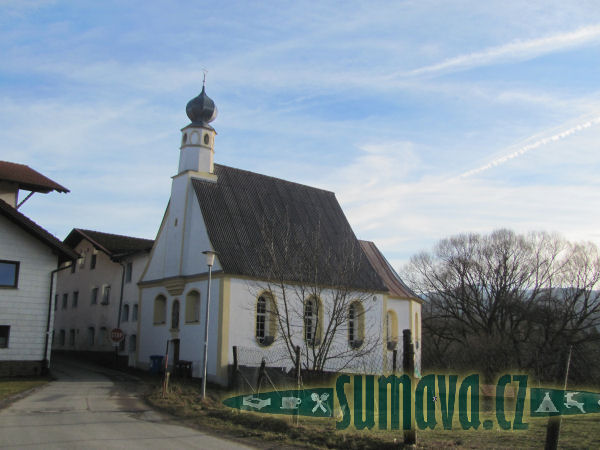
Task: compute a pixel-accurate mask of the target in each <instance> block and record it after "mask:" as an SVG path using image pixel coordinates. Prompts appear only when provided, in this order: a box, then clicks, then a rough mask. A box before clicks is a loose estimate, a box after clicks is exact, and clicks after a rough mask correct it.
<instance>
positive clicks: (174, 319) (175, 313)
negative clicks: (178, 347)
mask: <svg viewBox="0 0 600 450" xmlns="http://www.w3.org/2000/svg"><path fill="white" fill-rule="evenodd" d="M171 329H173V330H178V329H179V300H175V301H174V302H173V306H172V307H171Z"/></svg>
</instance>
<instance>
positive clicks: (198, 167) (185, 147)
mask: <svg viewBox="0 0 600 450" xmlns="http://www.w3.org/2000/svg"><path fill="white" fill-rule="evenodd" d="M205 82H206V75H205V78H204V81H203V82H202V92H200V94H199V95H198V96H197V97H194V98H193V99H191V100H190V101H189V102H188V104H187V106H186V108H185V112H186V114H187V116H188V118H189V119H190V120H191V123H190V124H189V125H187V126H186V127H185V128H183V129H182V130H181V132H182V136H181V150H180V156H179V173H182V172H185V171H188V170H192V171H194V172H204V173H213V172H214V164H213V159H214V152H215V149H214V143H215V136H216V134H217V132H216V131H215V129H214V128H213V127H212V126H211V125H210V123H211V122H212V121H213V120H215V119H216V117H217V112H218V111H217V107H216V106H215V102H214V101H213V100H212V99H211V98H210V97H209V96H208V95H206V88H205Z"/></svg>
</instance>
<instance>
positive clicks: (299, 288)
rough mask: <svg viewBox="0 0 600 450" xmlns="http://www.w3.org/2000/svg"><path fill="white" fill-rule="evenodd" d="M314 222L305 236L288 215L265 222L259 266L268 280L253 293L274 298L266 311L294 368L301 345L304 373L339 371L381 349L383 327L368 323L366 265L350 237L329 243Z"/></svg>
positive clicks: (370, 306) (370, 304) (369, 296)
mask: <svg viewBox="0 0 600 450" xmlns="http://www.w3.org/2000/svg"><path fill="white" fill-rule="evenodd" d="M317 222H318V224H319V225H318V226H317V229H312V230H311V231H310V232H308V233H307V232H306V231H305V230H300V229H298V227H300V226H301V225H299V224H297V223H294V222H293V221H291V220H289V218H288V216H287V214H286V215H285V216H284V217H283V218H280V220H274V219H264V222H263V224H262V229H261V233H262V240H263V242H264V243H265V245H264V249H265V251H264V253H263V254H261V255H260V261H258V264H260V265H261V267H263V268H265V271H266V273H267V276H266V280H265V281H262V282H258V283H252V290H253V291H254V293H255V294H257V295H258V294H259V293H263V295H264V294H266V295H267V297H270V298H271V299H273V300H274V301H273V304H272V306H271V307H270V310H269V311H268V313H269V315H270V316H271V317H272V318H273V321H274V324H275V327H276V329H277V331H276V333H277V339H278V340H280V341H281V342H282V343H283V345H284V347H285V349H286V352H287V354H288V355H289V358H290V362H291V364H292V365H295V364H296V362H297V361H296V352H295V348H296V346H300V348H301V350H302V351H301V353H300V355H301V356H300V358H301V360H300V364H301V367H302V368H303V369H305V370H311V371H315V372H321V371H324V370H332V369H333V370H342V369H344V368H346V367H348V365H350V364H352V363H353V362H356V361H357V360H358V359H360V358H363V357H365V356H367V355H369V354H371V353H372V352H373V351H374V350H375V349H377V348H379V347H380V344H381V334H382V329H381V323H373V321H369V320H368V317H369V312H370V311H372V310H373V305H374V303H373V302H372V301H371V299H372V297H373V293H372V292H367V291H365V290H361V289H360V285H361V284H360V281H361V277H362V276H364V275H363V272H362V271H361V267H362V265H363V264H368V261H367V260H366V258H365V255H364V253H363V251H362V249H361V248H360V245H359V243H358V241H357V240H356V238H355V237H354V235H353V234H351V235H347V236H342V237H341V238H340V236H337V240H336V242H338V243H340V242H342V243H343V245H342V246H341V247H340V246H339V245H337V246H335V247H334V246H332V245H329V242H328V236H326V235H325V234H324V232H323V230H321V227H320V221H317ZM340 232H345V233H352V231H351V230H349V229H348V230H340Z"/></svg>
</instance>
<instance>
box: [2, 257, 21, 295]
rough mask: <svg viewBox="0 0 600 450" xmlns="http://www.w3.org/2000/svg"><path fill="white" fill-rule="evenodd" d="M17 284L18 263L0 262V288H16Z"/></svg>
mask: <svg viewBox="0 0 600 450" xmlns="http://www.w3.org/2000/svg"><path fill="white" fill-rule="evenodd" d="M18 284H19V262H18V261H4V260H0V287H9V288H16V287H17V286H18Z"/></svg>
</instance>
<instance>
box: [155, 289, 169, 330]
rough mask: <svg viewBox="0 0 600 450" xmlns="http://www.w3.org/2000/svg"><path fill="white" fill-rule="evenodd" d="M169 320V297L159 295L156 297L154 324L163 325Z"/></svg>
mask: <svg viewBox="0 0 600 450" xmlns="http://www.w3.org/2000/svg"><path fill="white" fill-rule="evenodd" d="M166 320H167V299H166V298H165V296H164V295H159V296H158V297H156V299H154V325H162V324H164V323H165V322H166Z"/></svg>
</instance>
